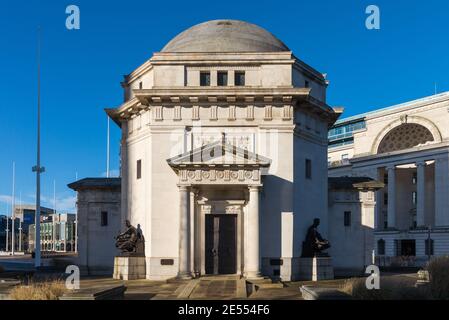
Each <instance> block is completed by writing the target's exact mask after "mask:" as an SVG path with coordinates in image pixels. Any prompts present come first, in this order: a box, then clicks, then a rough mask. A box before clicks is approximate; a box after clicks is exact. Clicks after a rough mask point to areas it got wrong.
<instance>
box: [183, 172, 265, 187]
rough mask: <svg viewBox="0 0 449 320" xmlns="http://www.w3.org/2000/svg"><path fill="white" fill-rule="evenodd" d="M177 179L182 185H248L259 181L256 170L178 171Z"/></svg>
mask: <svg viewBox="0 0 449 320" xmlns="http://www.w3.org/2000/svg"><path fill="white" fill-rule="evenodd" d="M179 178H180V181H181V182H182V183H192V184H195V183H206V184H207V183H211V184H213V183H217V184H218V183H239V184H249V183H254V181H259V180H260V172H259V170H258V169H255V170H253V169H250V170H248V169H229V170H227V169H226V170H216V169H202V170H187V169H186V170H180V172H179Z"/></svg>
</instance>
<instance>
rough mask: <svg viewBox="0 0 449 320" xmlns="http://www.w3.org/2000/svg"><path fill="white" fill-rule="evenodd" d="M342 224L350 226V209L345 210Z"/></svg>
mask: <svg viewBox="0 0 449 320" xmlns="http://www.w3.org/2000/svg"><path fill="white" fill-rule="evenodd" d="M344 225H345V227H350V226H351V211H345V213H344Z"/></svg>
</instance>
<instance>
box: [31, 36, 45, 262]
mask: <svg viewBox="0 0 449 320" xmlns="http://www.w3.org/2000/svg"><path fill="white" fill-rule="evenodd" d="M40 51H41V28H40V27H38V35H37V151H36V166H35V167H33V171H34V172H36V215H35V227H36V229H35V230H36V232H35V233H36V234H35V240H34V247H35V249H34V266H35V267H36V268H39V267H40V266H41V173H42V172H44V171H45V168H44V167H41V63H40V54H41V52H40Z"/></svg>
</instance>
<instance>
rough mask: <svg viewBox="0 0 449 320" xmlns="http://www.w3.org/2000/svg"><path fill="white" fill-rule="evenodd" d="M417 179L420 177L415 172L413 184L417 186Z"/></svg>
mask: <svg viewBox="0 0 449 320" xmlns="http://www.w3.org/2000/svg"><path fill="white" fill-rule="evenodd" d="M417 177H418V175H417V173H416V172H413V176H412V183H413V184H416V181H417Z"/></svg>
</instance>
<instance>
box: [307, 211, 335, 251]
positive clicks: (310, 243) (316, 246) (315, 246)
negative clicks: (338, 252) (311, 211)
mask: <svg viewBox="0 0 449 320" xmlns="http://www.w3.org/2000/svg"><path fill="white" fill-rule="evenodd" d="M319 225H320V219H318V218H315V219H313V224H312V225H311V226H310V227H309V229H307V235H306V239H305V240H304V242H303V246H302V255H301V256H302V257H305V258H312V257H316V256H328V254H327V253H325V252H323V251H324V250H326V249H329V248H330V246H331V245H330V243H329V241H328V240H326V239H324V238H323V237H322V236H321V234H320V233H319V232H318V226H319Z"/></svg>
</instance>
